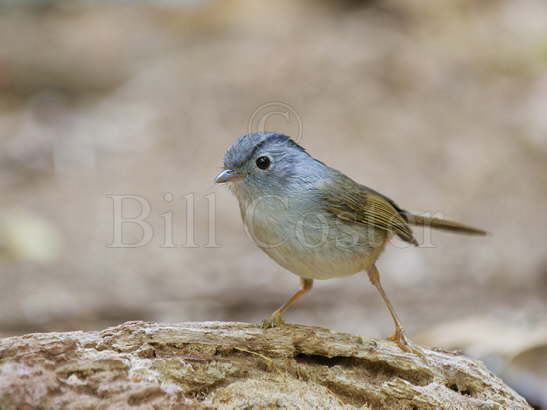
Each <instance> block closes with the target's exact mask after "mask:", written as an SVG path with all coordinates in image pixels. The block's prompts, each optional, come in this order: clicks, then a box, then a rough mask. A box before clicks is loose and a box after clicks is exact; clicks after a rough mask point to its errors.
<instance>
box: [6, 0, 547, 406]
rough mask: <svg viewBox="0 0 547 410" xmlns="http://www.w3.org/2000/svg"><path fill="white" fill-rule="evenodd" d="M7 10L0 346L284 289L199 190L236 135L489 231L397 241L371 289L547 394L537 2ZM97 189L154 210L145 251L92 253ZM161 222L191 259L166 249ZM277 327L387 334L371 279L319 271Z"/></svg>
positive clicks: (104, 225)
mask: <svg viewBox="0 0 547 410" xmlns="http://www.w3.org/2000/svg"><path fill="white" fill-rule="evenodd" d="M129 3H131V4H129ZM0 5H1V6H0V307H1V308H0V336H10V335H17V334H23V333H28V332H37V331H40V332H41V331H54V330H79V329H102V328H104V327H106V326H110V325H115V324H118V323H121V322H123V321H126V320H137V319H138V320H153V321H194V320H199V321H204V320H226V321H245V322H258V321H260V320H262V319H264V318H266V317H268V316H269V315H270V314H271V312H272V311H273V310H274V309H276V308H277V307H278V306H279V305H280V304H282V303H283V302H284V301H285V300H286V299H287V298H288V296H289V295H290V294H292V292H294V291H295V290H296V289H297V286H298V279H297V277H295V276H293V275H292V274H290V273H288V272H286V271H283V269H281V268H280V267H278V266H277V265H276V264H275V263H274V262H272V261H271V260H269V259H268V258H267V257H266V256H265V255H264V254H263V253H262V252H261V251H260V250H259V249H258V248H256V247H255V246H254V244H253V243H252V241H251V240H250V239H249V238H248V236H247V235H246V234H245V232H244V230H243V228H242V224H241V220H240V216H239V209H238V206H237V202H236V200H235V198H234V197H232V196H231V194H230V193H229V192H228V191H227V189H226V187H224V186H214V184H213V183H212V179H213V177H214V176H215V175H216V173H217V172H218V171H219V169H220V167H221V165H222V157H223V154H224V151H225V149H226V147H227V146H228V145H229V144H230V143H231V142H232V141H233V140H234V139H235V138H237V137H238V136H239V135H241V134H244V133H247V132H248V131H249V130H251V131H256V130H259V129H266V130H276V131H281V132H284V133H287V134H290V135H293V136H294V137H295V138H298V140H299V142H300V143H301V144H302V145H304V146H305V147H306V148H307V150H308V151H309V152H310V153H311V154H312V155H313V156H315V157H317V158H319V159H321V160H323V161H324V162H326V163H328V164H329V165H331V166H333V167H335V168H338V169H340V170H342V171H343V172H345V173H347V174H348V175H349V176H351V177H353V178H354V179H356V180H357V181H359V182H361V183H364V184H366V185H368V186H370V187H373V188H375V189H377V190H380V191H381V192H383V193H385V194H386V195H388V196H390V197H392V198H393V199H394V200H395V201H396V202H398V203H399V204H400V205H401V206H402V207H403V208H407V209H411V210H414V211H416V212H430V213H440V214H443V215H444V216H446V217H450V218H453V219H456V220H459V221H462V222H466V223H469V224H472V225H476V226H479V227H482V228H484V229H486V230H488V231H490V232H491V233H492V235H490V236H488V237H484V238H476V237H465V236H456V235H450V234H446V233H439V232H434V233H433V236H432V237H431V238H429V239H430V240H429V242H428V243H429V245H428V246H426V247H424V248H422V249H416V248H409V247H405V246H403V245H402V244H401V243H400V242H397V241H395V242H394V243H393V244H392V245H390V246H389V247H388V249H387V251H386V252H385V254H384V256H383V258H382V259H381V261H380V263H379V268H380V271H381V272H382V274H383V282H384V287H385V288H386V290H387V292H388V294H389V295H390V296H391V298H392V300H393V302H394V304H395V306H396V307H397V309H398V311H399V313H400V315H401V317H402V320H403V324H404V325H405V327H406V329H407V331H408V333H409V334H410V335H411V337H413V338H414V339H415V340H416V341H418V342H421V343H425V344H428V345H435V346H441V347H444V348H448V349H462V350H463V351H465V352H466V353H467V354H469V355H471V356H473V357H478V358H481V359H483V360H485V362H486V363H487V364H488V366H489V367H490V368H491V369H492V370H494V371H495V372H496V373H498V374H499V375H501V376H502V377H504V378H505V379H506V380H507V381H509V382H511V383H512V384H513V386H515V388H517V389H518V390H519V391H520V392H521V393H522V394H524V395H525V396H526V397H527V398H528V399H529V400H530V401H531V402H533V403H534V404H536V405H537V406H538V407H541V405H542V403H543V405H545V403H547V397H546V393H545V391H544V389H543V388H542V387H543V386H545V385H546V383H547V301H546V293H547V252H546V242H545V240H546V232H547V212H546V204H547V111H546V109H547V3H546V2H545V1H543V0H521V1H518V2H515V1H511V0H488V1H480V2H478V1H472V0H455V1H451V2H439V1H435V0H387V1H379V0H378V1H373V0H369V1H349V0H347V1H326V0H323V1H311V0H307V1H299V2H294V1H289V0H280V1H277V2H256V1H252V0H224V1H220V0H218V1H214V0H209V1H206V0H201V1H200V0H186V1H182V0H180V1H176V0H171V1H167V0H165V1H161V2H152V1H137V2H122V1H96V2H92V1H84V0H81V1H76V0H66V1H63V0H59V1H54V0H26V1H23V0H17V1H16V0H13V1H7V0H2V1H0ZM109 195H110V196H109ZM112 195H114V196H115V195H133V196H137V197H139V198H141V199H143V200H145V201H147V203H149V204H150V215H149V217H148V218H147V222H148V223H150V224H151V226H152V227H153V234H152V237H151V240H150V241H147V243H146V244H145V245H143V246H138V247H111V246H109V244H112V242H113V240H114V237H113V230H114V203H115V200H114V199H113V197H112ZM141 205H142V204H140V203H139V202H138V201H137V200H127V201H125V204H124V207H123V210H124V212H125V215H128V216H136V215H138V214H139V212H140V211H141V210H142V209H141ZM211 210H213V211H211ZM211 215H212V216H211ZM169 218H171V220H172V222H173V231H172V237H173V238H174V242H175V243H178V244H181V243H185V242H186V244H193V245H194V246H192V247H189V246H186V247H184V246H175V247H172V246H169V245H170V243H169V241H167V242H166V241H165V236H167V237H168V238H170V237H171V233H170V232H169V231H167V232H166V229H165V221H167V220H170V219H169ZM189 219H190V220H192V221H193V230H192V229H191V228H192V226H189V225H188V220H189ZM190 225H192V224H190ZM189 232H191V233H193V235H191V234H189ZM123 235H124V238H125V240H126V242H127V243H130V244H131V243H132V244H138V242H139V241H140V239H141V237H142V229H140V227H139V226H138V225H136V224H131V223H128V224H125V226H124V230H123ZM416 235H417V238H419V239H421V240H423V239H424V237H423V233H422V232H420V231H419V230H416ZM162 244H163V246H162ZM166 245H167V246H166ZM285 319H286V320H288V321H291V322H297V323H302V324H307V325H318V326H325V327H329V328H332V329H336V330H340V331H348V332H352V333H356V334H359V335H363V336H365V337H385V336H388V335H389V334H390V333H391V331H392V323H391V319H390V317H389V315H388V313H387V311H386V309H385V307H384V305H383V303H382V301H381V299H380V297H379V296H378V295H377V293H376V291H375V289H374V288H373V287H372V286H371V285H370V284H369V283H368V280H367V278H366V276H365V275H356V276H354V277H349V278H341V279H332V280H329V281H317V282H316V286H315V288H314V289H313V291H312V292H311V293H310V294H309V295H307V296H305V297H304V298H302V299H301V300H299V301H298V303H297V304H296V305H295V306H294V308H293V309H291V310H290V311H289V312H288V313H287V315H286V317H285Z"/></svg>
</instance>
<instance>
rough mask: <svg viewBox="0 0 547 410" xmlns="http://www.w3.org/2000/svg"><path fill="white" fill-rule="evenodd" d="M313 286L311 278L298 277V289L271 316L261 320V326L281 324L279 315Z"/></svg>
mask: <svg viewBox="0 0 547 410" xmlns="http://www.w3.org/2000/svg"><path fill="white" fill-rule="evenodd" d="M312 286H313V279H303V278H300V289H299V290H298V291H296V293H295V294H294V295H292V296H291V297H290V299H289V300H288V301H287V302H286V303H285V304H284V305H283V306H281V307H280V308H279V309H277V310H276V311H275V312H273V313H272V316H271V317H270V318H269V319H266V320H265V321H264V322H262V327H266V328H268V327H277V326H279V325H281V324H283V323H284V322H283V320H282V319H281V315H282V314H283V313H284V312H285V311H286V310H287V309H288V308H289V307H290V306H291V305H292V304H293V303H294V302H296V300H297V299H299V298H300V296H302V295H303V294H304V293H306V292H308V291H309V290H310V289H311V288H312Z"/></svg>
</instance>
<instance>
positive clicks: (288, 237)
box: [253, 226, 389, 279]
mask: <svg viewBox="0 0 547 410" xmlns="http://www.w3.org/2000/svg"><path fill="white" fill-rule="evenodd" d="M268 228H269V229H267V231H266V232H265V231H264V230H261V229H258V230H255V235H254V236H253V239H254V240H255V242H256V243H257V245H258V246H259V247H260V248H261V249H262V250H263V251H264V252H265V253H266V254H267V255H268V256H270V257H271V258H272V259H273V260H274V261H276V262H277V263H278V264H279V265H281V266H282V267H283V268H285V269H287V270H288V271H290V272H292V273H294V274H295V275H298V276H300V277H302V278H305V279H329V278H335V277H341V276H348V275H353V274H355V273H358V272H362V271H366V270H368V269H369V268H370V267H371V266H372V264H374V262H375V261H376V259H378V257H379V256H380V254H381V252H382V251H383V248H384V246H385V244H386V242H387V241H388V239H389V235H387V234H386V233H385V232H383V231H379V230H376V229H374V230H371V229H373V228H362V229H360V232H359V235H357V236H356V237H355V238H353V239H352V240H350V241H348V240H344V238H341V237H340V235H337V233H338V231H334V232H333V233H331V234H329V235H327V236H324V237H314V238H313V239H314V240H310V241H308V240H306V238H305V237H303V236H302V235H294V234H291V233H292V232H291V231H289V232H287V231H284V232H282V233H280V232H279V231H277V232H276V230H275V229H273V230H272V227H271V226H269V227H268ZM345 239H347V238H345Z"/></svg>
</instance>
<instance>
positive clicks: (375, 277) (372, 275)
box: [368, 265, 421, 355]
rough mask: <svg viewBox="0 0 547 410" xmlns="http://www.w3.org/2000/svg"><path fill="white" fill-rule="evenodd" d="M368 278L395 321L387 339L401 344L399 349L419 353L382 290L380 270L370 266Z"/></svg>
mask: <svg viewBox="0 0 547 410" xmlns="http://www.w3.org/2000/svg"><path fill="white" fill-rule="evenodd" d="M368 278H369V279H370V282H371V283H372V284H373V285H374V286H375V287H376V289H378V292H379V293H380V295H381V296H382V298H383V299H384V302H385V304H386V306H387V309H388V310H389V313H390V314H391V317H392V318H393V322H394V323H395V333H394V334H393V335H392V336H390V337H388V340H392V341H394V342H396V343H397V344H398V345H399V346H401V349H403V350H405V351H408V352H413V353H417V354H420V355H421V352H419V351H418V350H417V349H415V348H413V347H412V344H411V343H410V341H409V340H408V338H407V337H406V334H405V330H404V329H403V327H402V326H401V320H400V319H399V315H397V312H396V311H395V308H394V307H393V305H392V304H391V302H390V301H389V298H388V297H387V295H386V292H385V291H384V288H383V287H382V284H381V283H380V272H378V268H376V265H372V267H371V268H370V269H369V271H368Z"/></svg>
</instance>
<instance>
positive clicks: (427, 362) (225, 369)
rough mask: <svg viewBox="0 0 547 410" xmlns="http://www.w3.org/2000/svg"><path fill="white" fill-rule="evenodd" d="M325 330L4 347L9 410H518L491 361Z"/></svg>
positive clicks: (60, 340) (217, 332)
mask: <svg viewBox="0 0 547 410" xmlns="http://www.w3.org/2000/svg"><path fill="white" fill-rule="evenodd" d="M419 349H420V351H422V352H423V356H419V355H416V354H413V353H407V352H404V351H402V350H401V349H400V348H399V347H398V346H397V345H396V344H395V343H393V342H389V341H385V340H372V339H364V340H363V339H362V338H360V337H356V336H352V335H349V334H346V333H339V332H334V331H330V330H327V329H322V328H317V327H306V326H299V325H285V326H282V327H278V328H274V329H267V330H264V329H262V328H260V327H257V326H255V325H251V324H245V323H224V322H203V323H178V324H158V323H145V322H128V323H124V324H122V325H120V326H116V327H112V328H109V329H106V330H104V331H101V332H81V331H79V332H66V333H43V334H29V335H25V336H17V337H10V338H5V339H2V340H0V409H2V410H8V409H10V410H11V409H28V408H39V407H40V408H67V409H88V408H89V409H91V408H129V407H131V408H142V409H147V408H157V409H164V408H181V409H182V408H234V407H235V408H251V407H252V408H274V407H291V408H310V407H315V408H329V409H331V408H372V409H374V408H399V409H429V408H458V409H461V408H485V409H497V408H511V409H528V408H530V407H529V406H528V404H527V403H526V401H525V400H524V399H523V398H521V397H520V396H519V395H518V394H517V393H515V392H514V391H513V390H511V389H510V388H509V387H507V386H506V385H505V384H504V383H503V382H502V381H501V380H500V379H499V378H497V377H496V376H494V375H493V374H492V373H491V372H490V371H488V370H487V369H486V368H485V367H484V365H483V364H481V363H480V362H476V361H473V360H470V359H468V358H466V357H463V356H460V355H458V354H455V353H450V352H444V351H440V350H438V349H437V350H431V349H427V348H422V347H419Z"/></svg>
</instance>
